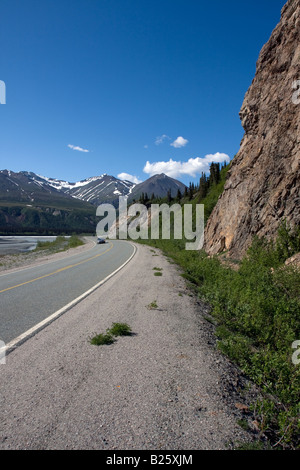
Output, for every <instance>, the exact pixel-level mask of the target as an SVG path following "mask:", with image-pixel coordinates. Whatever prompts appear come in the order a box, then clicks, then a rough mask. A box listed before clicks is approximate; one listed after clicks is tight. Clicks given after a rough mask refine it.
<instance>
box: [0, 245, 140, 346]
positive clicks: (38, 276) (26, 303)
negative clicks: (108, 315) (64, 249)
mask: <svg viewBox="0 0 300 470" xmlns="http://www.w3.org/2000/svg"><path fill="white" fill-rule="evenodd" d="M133 253H134V247H133V246H132V245H131V244H130V243H128V242H125V241H119V240H113V241H109V242H107V243H106V244H105V245H95V246H94V247H93V248H92V249H90V250H88V251H85V252H81V253H78V254H77V255H72V256H69V257H65V258H64V259H59V260H57V261H54V262H51V263H47V264H43V265H39V266H34V267H32V268H26V269H21V270H18V271H16V272H12V273H7V274H2V275H1V276H0V306H1V307H0V340H2V341H4V342H5V343H6V344H7V343H10V342H13V341H14V340H15V339H16V338H18V337H20V336H22V335H24V333H25V332H27V331H29V330H33V329H34V328H35V326H36V325H38V324H40V323H41V322H44V323H45V322H47V320H46V319H48V318H49V317H50V316H52V315H53V314H54V313H55V312H58V311H61V310H63V309H64V307H65V306H67V305H69V304H70V303H72V302H73V301H74V299H78V298H81V297H82V296H84V294H85V293H87V292H89V291H90V290H91V289H93V287H94V286H96V285H98V284H99V283H101V281H103V280H105V279H106V278H107V277H109V276H110V275H111V274H112V273H114V272H115V271H116V270H117V269H118V268H120V267H121V266H122V265H123V264H124V263H126V261H127V260H129V259H130V258H131V256H132V255H133Z"/></svg>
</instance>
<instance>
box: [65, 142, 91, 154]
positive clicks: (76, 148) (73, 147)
mask: <svg viewBox="0 0 300 470" xmlns="http://www.w3.org/2000/svg"><path fill="white" fill-rule="evenodd" d="M68 147H69V148H70V149H72V150H77V151H78V152H85V153H88V152H89V150H87V149H83V148H81V147H76V146H75V145H71V144H69V145H68Z"/></svg>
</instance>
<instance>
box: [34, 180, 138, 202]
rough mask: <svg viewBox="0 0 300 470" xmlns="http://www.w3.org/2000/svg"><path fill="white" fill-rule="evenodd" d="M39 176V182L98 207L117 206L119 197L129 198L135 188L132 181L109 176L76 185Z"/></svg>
mask: <svg viewBox="0 0 300 470" xmlns="http://www.w3.org/2000/svg"><path fill="white" fill-rule="evenodd" d="M37 176H38V178H39V182H40V181H41V180H42V181H44V184H45V185H46V186H47V185H49V186H50V187H52V188H54V189H56V190H57V191H60V192H63V193H65V194H68V195H70V196H72V197H74V198H76V199H80V200H82V201H86V202H89V203H90V204H93V205H96V206H98V205H99V204H101V203H103V202H109V203H112V204H115V205H117V203H118V200H119V196H128V195H129V194H130V193H131V192H132V190H133V188H134V186H135V184H134V183H131V182H130V181H121V180H119V179H117V178H115V177H114V176H110V175H107V174H103V175H100V176H93V177H91V178H87V179H85V180H82V181H78V182H76V183H69V182H67V181H61V180H56V179H53V178H46V177H45V176H40V175H37Z"/></svg>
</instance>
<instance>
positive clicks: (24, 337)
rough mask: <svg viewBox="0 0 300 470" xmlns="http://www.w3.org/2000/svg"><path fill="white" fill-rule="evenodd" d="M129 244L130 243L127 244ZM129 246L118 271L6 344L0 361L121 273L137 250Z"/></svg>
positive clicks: (0, 353)
mask: <svg viewBox="0 0 300 470" xmlns="http://www.w3.org/2000/svg"><path fill="white" fill-rule="evenodd" d="M129 243H130V242H129ZM130 245H132V246H133V248H134V250H133V253H132V255H131V256H130V258H128V260H127V261H125V263H123V264H122V266H119V267H118V269H116V270H115V271H114V272H112V273H111V274H109V275H108V276H107V277H106V278H105V279H102V281H100V282H98V284H96V285H95V286H94V287H92V288H91V289H89V290H87V291H86V292H84V293H83V294H81V295H80V296H79V297H77V299H74V300H72V302H70V303H68V304H67V305H65V306H64V307H62V308H61V309H60V310H57V311H56V312H54V313H53V314H52V315H50V316H49V317H47V318H45V319H44V320H43V321H41V322H40V323H38V324H37V325H35V326H33V327H32V328H30V329H29V330H27V331H25V333H22V334H21V335H20V336H18V337H17V338H15V339H13V340H12V341H10V342H9V343H7V344H6V345H5V347H3V348H0V359H1V357H3V355H5V354H9V353H10V352H11V351H13V350H14V349H15V348H16V347H17V346H20V344H22V343H24V342H25V341H26V340H27V339H29V338H31V337H32V336H34V335H35V334H36V333H38V332H39V331H40V330H42V329H43V328H45V327H46V326H48V325H49V324H50V323H52V322H53V321H54V320H56V319H57V318H58V317H60V316H61V315H63V314H64V313H66V312H67V311H68V310H70V309H71V308H72V307H74V306H75V305H76V304H78V303H79V302H81V301H82V300H83V299H84V298H85V297H87V296H89V295H90V294H91V293H92V292H94V291H95V290H96V289H98V288H99V287H100V286H102V285H103V284H104V283H105V282H107V281H108V280H109V279H110V278H111V277H113V276H114V275H115V274H117V273H118V272H119V271H121V269H123V268H124V266H126V264H128V263H129V262H130V261H131V260H132V258H133V257H134V255H135V254H136V251H137V248H136V246H135V245H133V244H132V243H130Z"/></svg>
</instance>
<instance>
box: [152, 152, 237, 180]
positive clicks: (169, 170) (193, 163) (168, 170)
mask: <svg viewBox="0 0 300 470" xmlns="http://www.w3.org/2000/svg"><path fill="white" fill-rule="evenodd" d="M229 161H230V157H229V156H228V155H227V154H226V153H220V152H217V153H215V154H210V155H206V156H205V157H203V158H199V157H197V158H190V159H189V160H188V161H187V162H180V161H175V160H172V159H170V160H169V161H168V162H155V163H150V162H148V161H147V163H146V165H145V166H144V169H143V171H144V173H146V174H148V175H149V176H153V175H157V174H161V173H165V174H166V175H167V176H170V177H171V178H179V177H180V176H186V175H188V176H191V177H193V178H195V177H196V176H197V175H201V173H202V172H203V173H207V172H208V171H209V167H210V164H211V163H213V162H214V163H223V162H227V163H228V162H229Z"/></svg>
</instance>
